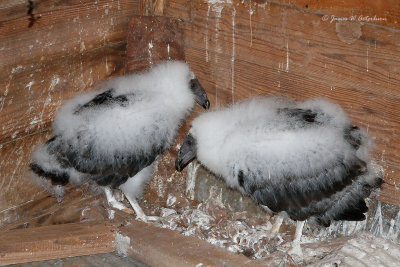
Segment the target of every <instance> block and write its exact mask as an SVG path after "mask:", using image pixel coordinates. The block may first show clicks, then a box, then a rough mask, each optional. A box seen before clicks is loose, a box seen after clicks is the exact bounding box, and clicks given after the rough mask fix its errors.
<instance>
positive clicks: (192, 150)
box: [175, 134, 197, 172]
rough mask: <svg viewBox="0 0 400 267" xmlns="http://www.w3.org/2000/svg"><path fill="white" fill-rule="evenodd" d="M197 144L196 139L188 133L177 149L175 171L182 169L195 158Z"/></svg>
mask: <svg viewBox="0 0 400 267" xmlns="http://www.w3.org/2000/svg"><path fill="white" fill-rule="evenodd" d="M196 152H197V144H196V139H194V138H193V136H192V135H191V134H188V136H187V137H186V139H185V141H183V144H182V146H181V149H179V152H178V157H177V158H176V160H175V168H176V170H177V171H179V172H180V171H182V170H183V169H184V168H185V167H186V166H187V165H188V164H189V163H190V162H191V161H192V160H194V159H195V158H196Z"/></svg>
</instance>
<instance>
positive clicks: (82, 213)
mask: <svg viewBox="0 0 400 267" xmlns="http://www.w3.org/2000/svg"><path fill="white" fill-rule="evenodd" d="M88 210H90V207H85V208H84V209H83V210H82V212H81V216H82V217H84V216H85V213H86V212H87V211H88Z"/></svg>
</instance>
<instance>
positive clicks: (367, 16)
mask: <svg viewBox="0 0 400 267" xmlns="http://www.w3.org/2000/svg"><path fill="white" fill-rule="evenodd" d="M253 2H256V3H257V2H258V3H261V4H262V3H267V1H266V0H254V1H253ZM268 2H275V3H282V4H286V5H293V6H296V7H298V8H302V9H306V10H313V11H317V12H321V13H324V14H328V15H329V16H327V17H326V18H327V20H329V21H337V20H340V19H348V20H354V21H360V22H363V23H370V24H377V25H382V26H386V27H391V28H395V29H400V2H399V1H397V0H376V1H368V0H350V1H346V0H335V1H330V0H274V1H268Z"/></svg>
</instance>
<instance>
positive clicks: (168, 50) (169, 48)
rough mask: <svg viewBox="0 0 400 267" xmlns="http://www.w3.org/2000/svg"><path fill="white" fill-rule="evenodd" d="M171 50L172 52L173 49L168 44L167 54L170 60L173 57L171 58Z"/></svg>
mask: <svg viewBox="0 0 400 267" xmlns="http://www.w3.org/2000/svg"><path fill="white" fill-rule="evenodd" d="M170 50H171V47H170V46H169V43H168V44H167V53H168V59H169V60H170V59H171V57H170V55H169V52H170Z"/></svg>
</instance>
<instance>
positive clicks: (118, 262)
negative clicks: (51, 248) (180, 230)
mask: <svg viewBox="0 0 400 267" xmlns="http://www.w3.org/2000/svg"><path fill="white" fill-rule="evenodd" d="M16 266H18V267H54V266H79V267H94V266H96V267H111V266H118V267H149V266H148V265H145V264H143V263H141V262H139V261H137V260H135V259H132V258H131V257H123V256H120V255H118V253H116V252H112V253H105V254H95V255H87V256H78V257H71V258H62V259H56V260H47V261H39V262H28V263H23V264H18V265H11V266H9V267H16Z"/></svg>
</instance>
